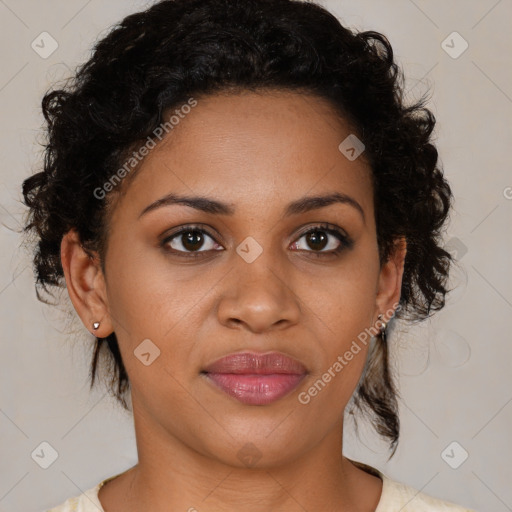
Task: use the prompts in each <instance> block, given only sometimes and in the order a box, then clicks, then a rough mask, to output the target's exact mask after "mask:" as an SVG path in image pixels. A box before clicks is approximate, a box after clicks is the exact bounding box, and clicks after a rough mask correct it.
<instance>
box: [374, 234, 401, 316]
mask: <svg viewBox="0 0 512 512" xmlns="http://www.w3.org/2000/svg"><path fill="white" fill-rule="evenodd" d="M406 253H407V242H406V239H405V238H404V237H401V238H398V239H396V241H395V243H394V248H393V250H392V251H391V253H390V255H389V257H388V259H387V261H386V262H384V263H383V265H382V267H381V270H380V275H379V285H378V290H377V298H376V314H382V315H383V317H384V318H383V320H384V321H387V320H388V319H389V318H390V317H391V316H392V315H393V313H394V310H395V309H396V305H397V304H398V302H399V300H400V293H401V289H402V278H403V273H404V266H405V256H406Z"/></svg>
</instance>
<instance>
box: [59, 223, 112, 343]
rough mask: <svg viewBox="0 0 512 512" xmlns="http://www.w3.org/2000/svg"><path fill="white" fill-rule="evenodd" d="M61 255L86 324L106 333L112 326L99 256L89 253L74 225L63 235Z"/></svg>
mask: <svg viewBox="0 0 512 512" xmlns="http://www.w3.org/2000/svg"><path fill="white" fill-rule="evenodd" d="M60 257H61V262H62V269H63V271H64V277H65V279H66V287H67V290H68V294H69V298H70V299H71V302H72V303H73V306H74V308H75V310H76V312H77V313H78V315H79V316H80V318H81V320H82V322H83V324H84V325H85V327H86V328H87V330H88V331H89V332H92V333H93V334H94V336H96V337H98V338H105V337H107V336H108V335H109V334H111V333H112V331H113V328H112V323H111V320H110V315H109V313H108V303H107V300H106V289H105V279H104V276H103V272H102V270H101V266H100V263H99V259H98V258H97V257H94V258H93V257H91V256H90V255H89V254H87V252H86V251H85V250H84V248H83V247H82V245H81V243H80V239H79V236H78V233H77V232H76V230H75V229H71V230H70V231H68V233H66V234H65V235H64V237H63V238H62V242H61V247H60ZM96 324H98V325H96Z"/></svg>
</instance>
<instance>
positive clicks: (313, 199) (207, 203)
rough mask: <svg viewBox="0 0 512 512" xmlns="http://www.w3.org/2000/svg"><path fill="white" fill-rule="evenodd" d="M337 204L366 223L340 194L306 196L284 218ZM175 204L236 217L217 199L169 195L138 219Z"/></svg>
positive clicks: (351, 201) (349, 199)
mask: <svg viewBox="0 0 512 512" xmlns="http://www.w3.org/2000/svg"><path fill="white" fill-rule="evenodd" d="M336 203H340V204H347V205H349V206H352V207H353V208H354V209H356V210H357V211H358V212H359V213H360V214H361V217H362V218H363V221H366V219H365V215H364V210H363V208H362V207H361V205H360V204H359V203H358V202H357V201H356V200H355V199H354V198H352V197H350V196H348V195H346V194H341V193H339V192H336V193H333V194H328V195H323V196H306V197H302V198H300V199H298V200H296V201H293V202H292V203H290V204H289V205H288V206H287V207H286V210H285V212H284V217H290V216H291V215H298V214H301V213H306V212H309V211H312V210H317V209H320V208H324V207H325V206H330V205H331V204H336ZM174 204H182V205H185V206H189V207H190V208H195V209H196V210H200V211H202V212H205V213H211V214H215V215H234V213H235V208H234V207H233V206H232V205H230V204H227V203H223V202H221V201H217V200H215V199H210V198H207V197H199V196H180V195H177V194H167V195H166V196H164V197H162V198H160V199H158V200H156V201H155V202H153V203H151V204H150V205H148V206H146V207H145V208H144V210H142V212H141V213H140V214H139V217H138V218H139V219H140V218H141V217H142V216H143V215H145V214H146V213H148V212H150V211H153V210H156V209H157V208H161V207H163V206H170V205H174Z"/></svg>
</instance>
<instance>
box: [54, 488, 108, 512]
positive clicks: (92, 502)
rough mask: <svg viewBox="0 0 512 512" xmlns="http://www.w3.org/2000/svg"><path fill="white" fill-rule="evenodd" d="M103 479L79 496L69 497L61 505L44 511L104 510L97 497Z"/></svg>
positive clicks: (89, 511)
mask: <svg viewBox="0 0 512 512" xmlns="http://www.w3.org/2000/svg"><path fill="white" fill-rule="evenodd" d="M104 483H105V481H103V482H100V483H99V484H98V485H96V486H95V487H93V488H91V489H88V490H87V491H84V492H83V493H82V494H80V496H76V497H74V498H69V499H68V500H66V501H65V502H64V503H62V505H59V506H58V507H55V508H52V509H49V510H47V511H46V512H104V510H103V508H102V506H101V503H100V501H99V499H98V491H99V490H100V488H101V486H102V485H103V484H104Z"/></svg>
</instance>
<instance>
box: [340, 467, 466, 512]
mask: <svg viewBox="0 0 512 512" xmlns="http://www.w3.org/2000/svg"><path fill="white" fill-rule="evenodd" d="M348 460H349V461H350V462H352V464H354V465H355V466H356V467H358V468H359V469H362V470H363V471H366V472H367V473H370V474H371V475H374V476H377V477H379V478H380V479H381V480H382V493H381V497H380V501H379V503H378V505H377V508H376V509H375V512H397V511H398V510H399V511H400V512H476V511H475V510H471V509H469V508H465V507H462V506H460V505H456V504H455V503H451V502H449V501H443V500H440V499H438V498H434V497H433V496H429V495H428V494H424V493H422V492H420V491H418V490H417V489H414V487H410V486H409V485H406V484H403V483H401V482H397V481H395V480H392V479H391V478H389V477H387V476H386V475H384V474H383V473H382V472H381V471H379V470H378V469H376V468H374V467H373V466H369V465H368V464H365V463H363V462H359V461H355V460H352V459H348Z"/></svg>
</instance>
